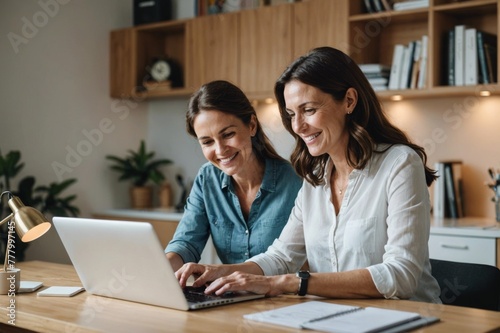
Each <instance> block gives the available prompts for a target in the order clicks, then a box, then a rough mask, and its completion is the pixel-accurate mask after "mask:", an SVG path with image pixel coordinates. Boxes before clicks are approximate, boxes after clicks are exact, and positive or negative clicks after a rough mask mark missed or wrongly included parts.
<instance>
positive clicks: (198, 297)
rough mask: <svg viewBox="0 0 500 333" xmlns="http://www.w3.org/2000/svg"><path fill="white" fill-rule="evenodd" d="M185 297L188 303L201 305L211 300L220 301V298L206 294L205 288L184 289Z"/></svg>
mask: <svg viewBox="0 0 500 333" xmlns="http://www.w3.org/2000/svg"><path fill="white" fill-rule="evenodd" d="M184 296H186V299H187V300H188V302H191V303H201V302H206V301H211V300H216V299H219V298H220V296H219V297H218V296H210V295H206V294H205V287H197V288H195V287H186V288H184Z"/></svg>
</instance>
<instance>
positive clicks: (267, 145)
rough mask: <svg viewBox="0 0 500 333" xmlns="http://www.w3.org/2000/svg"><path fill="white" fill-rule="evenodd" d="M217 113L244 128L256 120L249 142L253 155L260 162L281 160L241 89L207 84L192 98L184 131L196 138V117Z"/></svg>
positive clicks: (230, 85) (231, 85) (218, 84)
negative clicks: (225, 115) (201, 114)
mask: <svg viewBox="0 0 500 333" xmlns="http://www.w3.org/2000/svg"><path fill="white" fill-rule="evenodd" d="M209 110H214V111H220V112H224V113H227V114H230V115H233V116H236V117H238V118H239V119H241V121H242V122H243V123H244V124H245V125H247V126H248V125H249V124H250V121H251V120H252V116H253V117H255V120H256V123H257V131H256V132H255V136H254V137H253V138H252V147H253V151H254V152H255V154H256V155H257V157H258V158H259V159H260V160H261V161H263V160H264V159H265V158H274V159H279V160H284V159H283V158H282V157H281V156H280V155H279V154H278V153H277V152H276V150H275V149H274V147H273V145H272V144H271V141H270V140H269V138H268V137H267V135H266V134H265V133H264V130H263V129H262V126H261V125H260V122H259V120H258V119H257V113H256V112H255V109H254V108H253V106H252V104H251V103H250V101H249V100H248V98H247V97H246V95H245V94H244V93H243V91H241V89H240V88H238V87H237V86H235V85H234V84H232V83H230V82H228V81H223V80H217V81H212V82H209V83H206V84H204V85H202V86H201V87H200V89H199V90H198V91H197V92H195V93H194V94H193V96H191V99H190V100H189V105H188V111H187V112H186V130H187V132H188V133H189V134H190V135H192V136H194V137H195V138H196V133H195V131H194V127H193V123H194V120H195V118H196V116H197V115H198V114H199V113H200V112H201V111H209Z"/></svg>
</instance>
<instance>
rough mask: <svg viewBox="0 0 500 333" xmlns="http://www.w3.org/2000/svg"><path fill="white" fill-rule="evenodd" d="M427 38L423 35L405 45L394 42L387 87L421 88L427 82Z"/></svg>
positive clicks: (393, 88)
mask: <svg viewBox="0 0 500 333" xmlns="http://www.w3.org/2000/svg"><path fill="white" fill-rule="evenodd" d="M428 45H429V38H428V36H427V35H423V36H422V38H421V39H420V40H413V41H411V42H409V43H408V44H407V45H405V44H396V45H395V46H394V52H393V56H392V65H391V74H390V77H389V85H388V88H389V89H390V90H397V89H423V88H425V87H426V82H427V59H428Z"/></svg>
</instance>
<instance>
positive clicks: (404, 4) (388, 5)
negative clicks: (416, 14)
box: [364, 0, 429, 13]
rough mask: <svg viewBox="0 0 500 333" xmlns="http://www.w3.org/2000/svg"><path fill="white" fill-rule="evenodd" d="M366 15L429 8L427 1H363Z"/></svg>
mask: <svg viewBox="0 0 500 333" xmlns="http://www.w3.org/2000/svg"><path fill="white" fill-rule="evenodd" d="M364 3H365V9H366V12H367V13H378V12H385V11H391V10H396V11H399V10H410V9H417V8H425V7H429V0H364Z"/></svg>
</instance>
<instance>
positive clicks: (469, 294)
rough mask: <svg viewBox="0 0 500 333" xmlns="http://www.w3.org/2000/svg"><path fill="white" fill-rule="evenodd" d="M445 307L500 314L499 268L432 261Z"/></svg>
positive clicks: (434, 274)
mask: <svg viewBox="0 0 500 333" xmlns="http://www.w3.org/2000/svg"><path fill="white" fill-rule="evenodd" d="M430 261H431V266H432V275H433V276H434V278H435V279H436V280H437V282H438V284H439V287H441V297H440V298H441V301H442V302H443V304H449V305H457V306H466V307H472V308H479V309H485V310H494V311H500V269H498V267H495V266H490V265H482V264H473V263H463V262H454V261H446V260H437V259H431V260H430Z"/></svg>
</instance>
